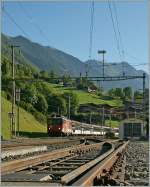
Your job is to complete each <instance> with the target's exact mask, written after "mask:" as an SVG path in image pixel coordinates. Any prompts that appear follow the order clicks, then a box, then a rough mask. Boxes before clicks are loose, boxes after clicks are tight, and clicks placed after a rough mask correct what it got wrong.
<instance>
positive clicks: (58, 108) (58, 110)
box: [57, 106, 59, 115]
mask: <svg viewBox="0 0 150 187" xmlns="http://www.w3.org/2000/svg"><path fill="white" fill-rule="evenodd" d="M57 109H58V112H57V113H58V115H59V106H58V108H57Z"/></svg>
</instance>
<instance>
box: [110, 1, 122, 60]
mask: <svg viewBox="0 0 150 187" xmlns="http://www.w3.org/2000/svg"><path fill="white" fill-rule="evenodd" d="M108 7H109V11H110V17H111V21H112V25H113V30H114V34H115V39H116V44H117V50H118V54H119V57H120V59H122V57H121V52H120V44H119V40H118V37H117V33H116V28H115V22H114V18H113V13H112V9H111V4H110V2H109V0H108Z"/></svg>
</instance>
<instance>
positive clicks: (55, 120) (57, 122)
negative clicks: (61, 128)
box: [48, 118, 63, 125]
mask: <svg viewBox="0 0 150 187" xmlns="http://www.w3.org/2000/svg"><path fill="white" fill-rule="evenodd" d="M62 122H63V119H62V118H53V119H48V124H49V125H61V124H62Z"/></svg>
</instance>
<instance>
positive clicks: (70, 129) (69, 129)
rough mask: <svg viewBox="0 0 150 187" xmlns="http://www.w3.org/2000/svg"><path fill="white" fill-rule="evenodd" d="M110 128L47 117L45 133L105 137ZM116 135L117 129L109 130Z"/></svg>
mask: <svg viewBox="0 0 150 187" xmlns="http://www.w3.org/2000/svg"><path fill="white" fill-rule="evenodd" d="M109 130H110V127H106V126H99V125H93V124H87V123H81V122H78V121H73V120H69V119H67V118H65V117H63V116H53V117H51V116H49V117H48V118H47V132H48V134H49V136H69V135H105V133H106V132H108V131H109ZM111 130H112V131H113V132H114V133H116V134H118V128H114V129H111Z"/></svg>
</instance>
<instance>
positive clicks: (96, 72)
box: [2, 35, 148, 90]
mask: <svg viewBox="0 0 150 187" xmlns="http://www.w3.org/2000/svg"><path fill="white" fill-rule="evenodd" d="M6 38H7V39H6ZM9 42H10V43H13V44H17V45H20V46H21V51H22V54H23V56H22V61H23V62H24V63H28V64H31V65H32V66H34V67H36V68H37V69H39V70H46V71H51V70H53V71H55V73H57V74H58V75H63V74H65V73H68V74H70V75H71V76H79V75H80V73H82V75H83V76H85V72H86V71H87V69H89V73H88V75H89V76H102V63H101V62H98V61H96V60H91V61H86V62H82V61H80V60H79V59H77V58H75V57H73V56H71V55H69V54H67V53H64V52H62V51H60V50H58V49H54V48H52V47H47V46H42V45H40V44H38V43H34V42H32V41H30V40H28V39H27V38H25V37H23V36H17V37H6V36H5V35H2V54H3V53H6V52H7V48H8V47H6V44H7V43H9ZM9 53H10V52H9ZM123 67H124V72H125V75H142V74H143V71H139V70H136V69H135V68H134V67H132V66H131V65H129V64H128V63H127V62H122V63H117V65H111V64H110V63H107V66H105V76H121V75H122V69H123ZM96 84H97V85H98V83H96ZM146 85H147V87H148V77H147V81H146ZM100 86H102V87H103V88H104V89H107V90H108V89H111V88H113V87H125V86H131V87H133V88H134V89H136V90H137V89H141V88H142V80H138V79H136V80H127V81H115V82H112V81H111V82H105V84H103V83H102V82H101V83H100Z"/></svg>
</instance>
